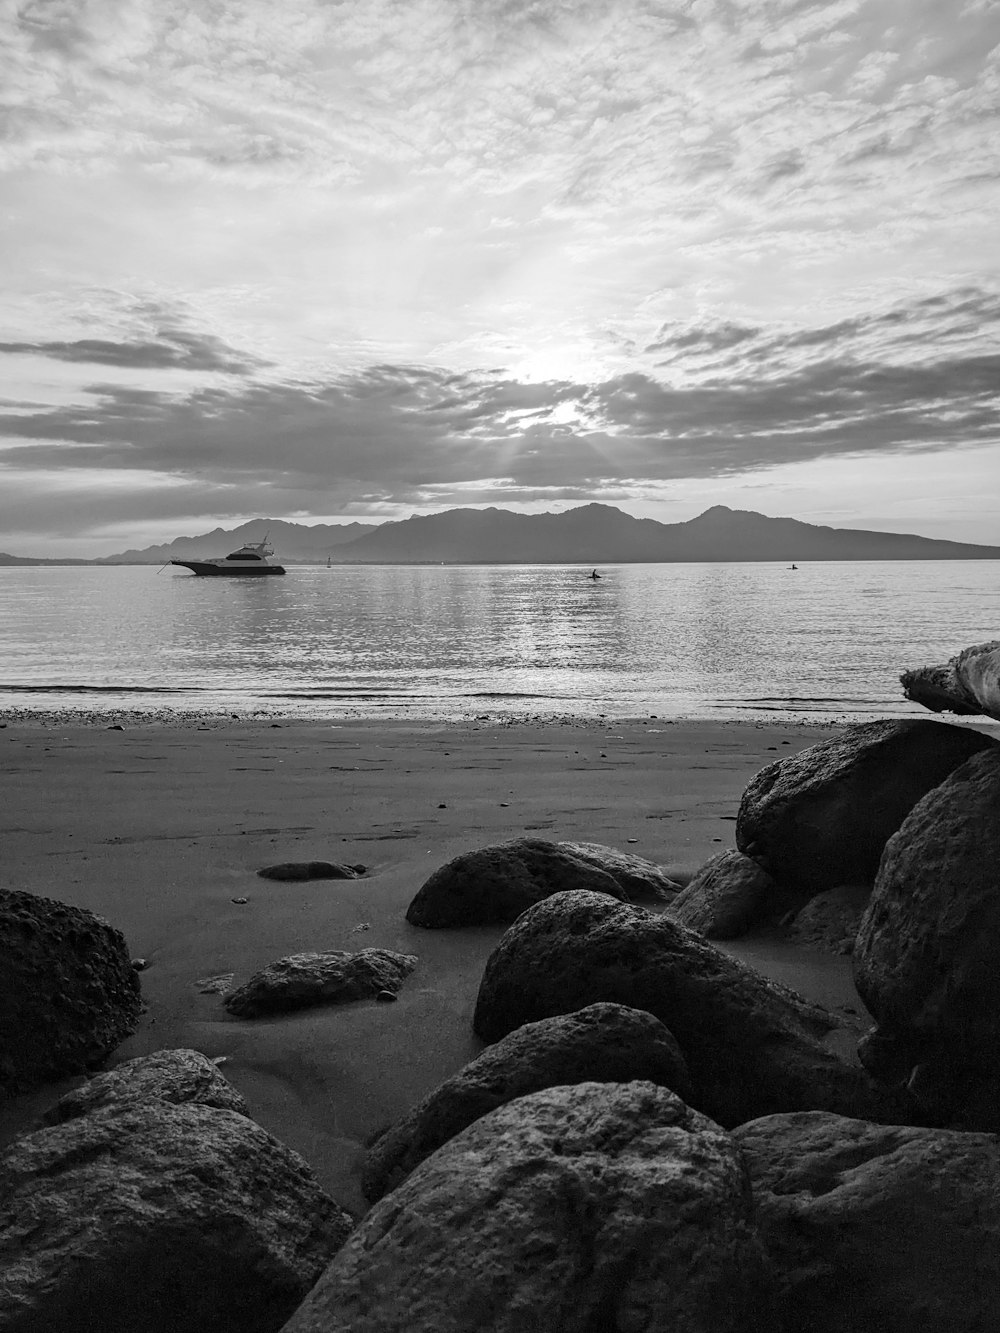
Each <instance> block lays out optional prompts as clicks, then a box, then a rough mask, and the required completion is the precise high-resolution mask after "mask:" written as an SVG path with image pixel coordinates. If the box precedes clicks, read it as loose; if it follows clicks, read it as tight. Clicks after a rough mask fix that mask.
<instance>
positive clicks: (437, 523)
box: [0, 504, 1000, 565]
mask: <svg viewBox="0 0 1000 1333" xmlns="http://www.w3.org/2000/svg"><path fill="white" fill-rule="evenodd" d="M265 536H269V537H270V540H271V543H272V545H273V546H274V550H275V555H276V558H277V559H278V560H280V561H283V562H285V563H290V564H295V563H296V562H299V563H307V562H310V563H314V562H320V563H325V562H326V560H327V559H329V560H331V561H333V562H335V563H337V564H463V565H464V564H547V563H549V564H573V563H581V564H593V565H598V564H604V565H610V564H629V563H635V562H647V561H648V562H650V563H656V562H660V561H664V562H673V561H676V562H686V561H736V562H738V561H751V560H781V561H785V562H787V563H788V564H791V563H793V562H799V561H810V560H998V559H1000V546H976V545H974V544H972V543H967V542H951V541H939V540H938V539H936V538H933V537H918V536H915V535H911V534H908V533H895V532H868V531H865V530H863V529H856V528H829V527H820V526H817V525H816V524H813V523H802V522H800V521H799V520H798V519H794V518H768V517H767V516H766V515H765V514H757V513H754V512H753V511H752V510H745V509H728V508H727V507H726V506H725V505H714V506H713V507H712V508H711V509H706V510H705V512H704V513H703V514H699V515H698V517H697V518H692V519H689V520H688V521H687V522H686V523H658V522H657V521H656V520H655V519H652V518H633V517H632V516H631V515H630V514H626V513H624V512H623V511H622V510H621V509H616V508H615V507H614V506H613V505H604V504H588V505H581V506H579V507H578V508H576V509H568V510H565V511H564V512H563V513H559V514H515V513H513V512H511V511H510V510H509V509H448V510H446V511H445V512H444V513H442V514H430V515H427V516H424V517H414V518H406V519H402V520H401V521H399V522H398V523H383V524H381V525H378V524H371V523H348V524H316V525H314V526H312V527H309V526H307V525H306V524H303V523H288V522H285V521H283V520H281V519H266V518H255V519H252V520H251V521H250V522H248V523H243V524H241V525H240V526H239V527H238V528H232V529H229V530H227V529H225V528H216V529H215V530H214V531H212V532H206V533H203V534H202V535H201V536H197V537H178V538H176V539H175V540H174V541H172V542H169V543H166V544H163V545H160V546H147V547H145V548H144V549H143V550H130V551H123V552H122V553H121V554H120V555H113V556H105V557H103V558H102V559H100V560H92V561H79V560H60V561H54V560H34V559H29V558H24V557H17V556H10V555H2V554H0V564H19V565H27V564H31V565H35V564H163V563H164V562H166V561H167V560H178V559H188V558H191V557H203V556H218V555H226V554H227V553H228V552H229V551H234V550H236V548H237V547H238V546H241V545H242V544H243V543H244V542H247V541H261V540H262V539H263V538H264V537H265Z"/></svg>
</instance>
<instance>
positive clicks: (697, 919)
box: [667, 851, 780, 940]
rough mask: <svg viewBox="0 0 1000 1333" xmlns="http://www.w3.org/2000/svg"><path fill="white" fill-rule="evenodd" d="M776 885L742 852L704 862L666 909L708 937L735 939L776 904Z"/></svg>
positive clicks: (777, 893)
mask: <svg viewBox="0 0 1000 1333" xmlns="http://www.w3.org/2000/svg"><path fill="white" fill-rule="evenodd" d="M779 899H780V893H779V890H778V886H777V885H776V884H775V882H774V880H773V879H772V877H771V876H770V875H769V874H768V873H767V871H766V870H764V869H763V867H761V866H759V865H758V864H757V862H756V861H752V860H751V859H750V857H749V856H744V855H743V853H742V852H736V851H728V852H719V854H718V855H717V856H713V857H712V858H711V859H710V860H708V861H706V862H705V864H704V865H703V866H702V867H701V869H700V870H699V871H698V873H697V874H696V875H695V877H694V878H693V879H692V880H691V881H690V883H689V884H688V885H687V887H686V888H685V889H683V890H682V891H681V892H680V893H679V894H678V895H677V897H676V898H675V899H674V900H673V902H672V903H671V904H670V906H669V908H668V909H667V910H668V912H669V913H670V915H671V916H672V917H673V919H674V920H675V921H678V922H679V923H680V924H681V925H682V926H687V928H688V930H696V931H698V933H699V934H700V935H704V936H705V938H706V939H709V940H735V939H738V938H739V937H740V936H741V935H745V934H746V933H747V931H748V930H750V929H751V927H753V926H755V925H756V924H757V923H758V922H759V921H762V920H763V919H764V918H765V917H766V916H767V915H768V913H769V910H771V909H774V908H776V907H777V904H778V901H779Z"/></svg>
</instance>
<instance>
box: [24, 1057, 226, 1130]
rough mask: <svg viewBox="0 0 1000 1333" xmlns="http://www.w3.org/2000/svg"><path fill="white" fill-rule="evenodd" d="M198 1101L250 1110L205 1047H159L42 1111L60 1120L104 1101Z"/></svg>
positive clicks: (107, 1103)
mask: <svg viewBox="0 0 1000 1333" xmlns="http://www.w3.org/2000/svg"><path fill="white" fill-rule="evenodd" d="M150 1101H159V1102H173V1103H174V1104H175V1105H179V1104H180V1103H182V1102H194V1103H197V1104H198V1105H200V1106H214V1107H216V1108H217V1109H219V1110H224V1111H236V1112H238V1113H239V1114H240V1115H249V1114H250V1112H249V1110H248V1108H247V1104H246V1101H245V1100H244V1098H243V1095H242V1094H241V1093H239V1092H237V1091H236V1089H235V1088H234V1087H233V1085H232V1084H231V1083H230V1082H229V1081H228V1080H227V1079H225V1078H223V1076H222V1074H220V1073H219V1070H218V1068H217V1067H216V1066H215V1065H214V1064H213V1063H212V1061H211V1060H210V1059H209V1058H208V1056H207V1055H202V1053H201V1051H188V1050H173V1051H154V1052H153V1053H152V1054H151V1055H140V1056H138V1057H137V1058H136V1059H135V1060H126V1061H125V1063H124V1064H120V1065H116V1066H115V1068H114V1069H109V1070H108V1071H107V1073H104V1074H98V1075H97V1076H96V1077H95V1078H92V1079H91V1080H90V1081H89V1082H88V1083H85V1084H84V1085H83V1086H82V1087H80V1088H74V1089H73V1091H72V1092H67V1093H66V1095H65V1096H64V1097H60V1099H59V1100H58V1101H57V1102H56V1104H55V1106H53V1107H52V1108H51V1109H50V1110H48V1111H47V1112H46V1113H45V1115H44V1116H43V1117H42V1119H43V1120H44V1122H45V1123H46V1124H47V1125H58V1124H61V1123H62V1121H64V1120H73V1119H75V1118H76V1117H77V1116H79V1115H89V1114H90V1113H91V1112H92V1111H98V1110H100V1109H101V1108H102V1107H105V1106H123V1105H125V1104H126V1103H131V1102H150Z"/></svg>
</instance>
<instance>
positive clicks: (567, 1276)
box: [284, 1082, 772, 1333]
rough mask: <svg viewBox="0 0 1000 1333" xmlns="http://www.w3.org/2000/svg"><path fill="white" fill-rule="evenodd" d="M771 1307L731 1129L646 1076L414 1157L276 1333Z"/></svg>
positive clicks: (472, 1131)
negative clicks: (413, 1164)
mask: <svg viewBox="0 0 1000 1333" xmlns="http://www.w3.org/2000/svg"><path fill="white" fill-rule="evenodd" d="M766 1306H767V1301H766V1295H765V1294H764V1287H763V1281H762V1269H761V1264H760V1256H759V1251H758V1245H757V1241H756V1238H755V1235H754V1231H753V1221H752V1204H751V1197H750V1191H749V1188H748V1186H747V1181H746V1176H745V1168H744V1166H743V1162H742V1159H741V1157H740V1153H739V1150H738V1149H737V1148H736V1146H735V1144H734V1143H733V1142H732V1140H731V1139H730V1138H729V1136H728V1135H727V1134H724V1133H723V1132H722V1131H721V1130H720V1129H719V1128H718V1126H717V1125H713V1124H712V1123H711V1122H710V1121H709V1120H706V1119H705V1117H704V1116H701V1115H698V1114H697V1112H694V1111H692V1110H690V1109H689V1108H688V1107H687V1106H685V1105H684V1103H683V1102H682V1101H681V1100H680V1099H679V1098H678V1097H675V1096H674V1095H673V1093H671V1092H668V1091H667V1090H666V1089H665V1088H660V1087H656V1086H654V1085H653V1084H652V1083H643V1082H633V1083H581V1084H578V1085H576V1086H575V1087H562V1088H548V1089H545V1090H544V1091H541V1092H535V1093H532V1094H531V1095H530V1096H528V1097H521V1098H518V1099H517V1100H516V1101H513V1102H509V1103H508V1104H507V1105H506V1106H502V1107H500V1108H499V1109H498V1110H496V1111H493V1112H492V1113H491V1114H490V1115H487V1116H485V1117H484V1118H483V1119H481V1120H477V1121H476V1122H475V1124H473V1125H470V1126H469V1127H468V1129H466V1130H464V1131H463V1132H462V1133H461V1134H459V1135H458V1136H457V1137H456V1138H454V1139H452V1140H450V1142H448V1143H447V1144H445V1146H444V1147H443V1148H441V1149H439V1150H438V1151H437V1152H436V1153H434V1155H433V1156H432V1157H429V1158H428V1159H427V1160H426V1161H425V1162H423V1163H422V1164H421V1165H420V1166H418V1167H417V1169H416V1170H415V1171H414V1172H413V1174H412V1175H411V1176H410V1177H409V1178H408V1179H407V1180H406V1181H404V1182H403V1184H402V1185H401V1186H400V1187H399V1188H398V1189H397V1190H395V1191H394V1192H393V1193H392V1194H390V1195H388V1196H387V1197H386V1198H385V1199H383V1200H382V1202H381V1203H378V1204H376V1205H375V1207H374V1208H373V1209H372V1210H371V1212H370V1213H368V1214H367V1216H366V1217H365V1218H364V1219H363V1221H362V1222H361V1223H360V1225H359V1227H358V1229H357V1231H356V1232H355V1233H354V1235H353V1236H352V1237H351V1238H350V1239H349V1240H348V1241H347V1243H346V1245H345V1246H344V1248H343V1249H342V1250H341V1251H340V1253H339V1254H338V1255H337V1257H336V1258H335V1259H334V1261H333V1262H332V1263H331V1264H330V1266H329V1268H328V1269H327V1271H326V1272H325V1273H324V1274H323V1277H322V1278H321V1279H320V1281H319V1282H318V1283H317V1284H316V1286H315V1287H314V1288H313V1290H312V1291H311V1292H310V1293H309V1295H308V1297H307V1298H306V1300H305V1303H304V1304H303V1305H302V1307H301V1309H299V1311H298V1312H297V1313H296V1314H295V1315H294V1316H293V1318H292V1319H291V1320H290V1321H289V1323H288V1324H287V1325H286V1327H285V1330H284V1333H469V1330H472V1329H489V1330H491V1333H525V1330H528V1329H559V1330H560V1331H561V1333H596V1330H598V1329H600V1330H604V1329H607V1330H612V1329H636V1330H639V1329H642V1330H644V1331H645V1333H696V1331H697V1333H753V1331H754V1330H758V1329H762V1328H764V1327H767V1328H770V1327H772V1324H771V1323H770V1322H769V1319H768V1315H769V1311H768V1310H767V1308H766Z"/></svg>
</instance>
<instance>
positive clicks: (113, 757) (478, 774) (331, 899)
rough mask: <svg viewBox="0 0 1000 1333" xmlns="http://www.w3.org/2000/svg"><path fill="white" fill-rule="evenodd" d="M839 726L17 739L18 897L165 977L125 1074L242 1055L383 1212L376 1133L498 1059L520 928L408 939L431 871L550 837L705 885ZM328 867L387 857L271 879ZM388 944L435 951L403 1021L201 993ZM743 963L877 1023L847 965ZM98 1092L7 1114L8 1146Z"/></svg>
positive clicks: (269, 730) (258, 1111)
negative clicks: (482, 1036) (771, 787)
mask: <svg viewBox="0 0 1000 1333" xmlns="http://www.w3.org/2000/svg"><path fill="white" fill-rule="evenodd" d="M827 734H828V730H827V729H822V728H817V727H815V726H806V725H796V724H788V725H782V724H777V723H774V724H762V723H759V724H755V723H711V722H708V723H702V722H673V723H672V722H669V721H663V720H657V719H649V720H646V721H633V722H625V723H623V722H620V721H615V722H614V723H602V722H561V723H550V724H531V723H524V724H513V725H508V724H500V723H486V722H482V723H479V724H475V723H447V724H443V723H442V724H436V723H386V722H350V723H334V724H316V723H300V722H285V723H282V724H281V725H280V726H272V725H270V724H269V723H268V722H263V723H256V724H241V723H236V722H233V723H222V722H218V721H213V722H211V723H210V724H208V725H207V726H204V727H199V726H198V725H197V724H195V723H188V724H185V725H183V726H176V725H175V726H170V725H162V724H146V725H139V724H135V725H130V726H128V728H127V729H126V730H124V731H112V730H108V729H107V728H106V724H105V723H103V722H98V723H95V724H94V725H91V726H81V725H79V724H75V725H67V724H66V723H64V722H59V721H50V722H49V723H48V724H47V725H42V724H41V723H40V722H37V721H36V722H34V723H30V722H22V721H18V722H14V723H10V724H8V726H7V727H6V728H5V729H3V730H2V731H0V754H2V755H3V758H4V762H3V764H2V778H0V781H2V807H0V808H2V811H3V814H2V824H3V848H4V853H3V868H4V877H3V883H4V886H5V887H8V888H16V889H27V890H30V891H31V892H33V893H38V894H42V895H45V896H48V897H52V898H58V899H61V900H62V901H64V902H68V903H74V904H77V905H79V906H81V907H86V908H89V909H90V910H91V911H94V912H97V913H98V914H99V915H101V916H103V917H105V918H106V919H107V920H109V921H110V922H111V923H112V924H113V925H115V926H117V927H118V928H119V929H120V930H122V931H123V932H124V934H125V936H126V939H127V940H128V944H129V949H130V952H131V954H132V956H133V957H141V958H145V959H146V960H148V968H147V969H146V970H145V971H144V972H143V973H142V989H143V996H144V1000H145V1003H146V1005H147V1012H146V1013H145V1014H144V1016H143V1019H142V1022H141V1025H140V1027H139V1030H138V1031H137V1032H136V1034H135V1035H134V1036H133V1037H132V1038H130V1039H129V1040H128V1041H127V1042H126V1043H124V1044H123V1045H122V1046H121V1047H120V1048H119V1049H118V1051H117V1052H116V1053H115V1055H114V1057H113V1059H112V1063H117V1062H118V1061H120V1060H124V1059H128V1058H130V1057H132V1056H135V1055H140V1054H144V1053H146V1052H149V1051H154V1050H159V1049H163V1048H167V1047H175V1046H185V1047H194V1048H195V1049H197V1050H200V1051H203V1052H204V1053H205V1054H206V1055H208V1056H211V1057H213V1058H215V1057H218V1056H224V1057H225V1060H224V1063H223V1064H222V1066H221V1068H222V1070H223V1072H224V1073H225V1074H226V1076H227V1077H228V1078H229V1079H230V1080H231V1081H232V1082H233V1083H234V1084H235V1085H236V1086H237V1087H238V1088H239V1089H240V1090H241V1091H242V1092H243V1093H244V1094H245V1096H246V1097H247V1099H248V1101H249V1103H250V1107H251V1110H252V1113H253V1115H254V1116H255V1118H256V1119H257V1120H259V1121H260V1123H261V1124H263V1125H264V1126H265V1127H266V1128H267V1129H269V1130H270V1131H271V1132H272V1133H274V1134H275V1135H276V1136H277V1137H278V1138H280V1139H282V1140H283V1141H284V1142H285V1143H287V1144H289V1145H290V1146H291V1147H292V1148H294V1149H296V1150H297V1151H298V1152H300V1153H301V1154H302V1155H303V1156H304V1157H305V1158H306V1160H307V1161H308V1162H309V1163H310V1164H311V1165H312V1167H313V1168H314V1170H315V1171H316V1173H317V1175H318V1176H319V1178H320V1179H321V1181H322V1183H323V1184H324V1185H325V1187H326V1188H327V1189H328V1190H329V1191H330V1193H331V1194H332V1195H333V1196H334V1197H335V1198H336V1199H337V1200H338V1201H339V1202H341V1203H342V1204H343V1205H344V1206H345V1207H347V1208H348V1209H349V1210H351V1211H352V1212H355V1213H360V1212H362V1211H363V1210H364V1207H365V1205H364V1201H363V1199H362V1197H361V1194H360V1191H359V1189H358V1174H359V1170H360V1164H361V1161H362V1158H363V1155H364V1142H365V1140H366V1139H367V1138H368V1137H369V1136H370V1135H371V1133H372V1132H373V1131H374V1130H376V1129H378V1128H380V1127H381V1126H384V1125H386V1124H387V1123H389V1122H391V1121H392V1120H393V1119H395V1118H396V1117H397V1116H399V1115H401V1114H402V1113H403V1112H404V1111H406V1110H407V1109H408V1108H409V1107H410V1106H411V1105H412V1104H413V1103H414V1102H415V1101H416V1100H418V1099H419V1098H420V1097H422V1096H423V1095H424V1094H425V1093H427V1092H429V1091H430V1090H431V1089H432V1088H434V1087H435V1086H436V1085H437V1084H438V1083H439V1082H441V1080H442V1079H444V1078H445V1077H447V1076H448V1075H449V1074H451V1073H453V1072H454V1071H455V1070H456V1069H458V1068H459V1067H460V1066H461V1065H462V1064H463V1063H464V1062H465V1061H466V1060H468V1059H469V1058H470V1057H471V1056H473V1055H474V1054H476V1052H477V1051H478V1050H479V1049H481V1044H480V1043H479V1042H478V1040H477V1039H476V1038H475V1036H474V1035H473V1033H472V1029H471V1017H472V1011H473V1006H474V1003H475V998H476V993H477V990H478V986H479V981H480V977H481V975H482V970H483V965H484V963H485V960H486V958H487V956H488V955H489V953H490V951H491V950H492V948H493V946H494V944H495V942H496V941H497V939H498V938H499V937H500V935H501V934H502V928H501V927H496V928H481V929H476V930H455V931H427V930H419V929H416V928H414V927H412V926H409V925H407V923H406V921H405V920H404V913H405V911H406V908H407V906H408V904H409V902H410V900H411V899H412V897H413V895H414V894H415V893H416V891H417V889H418V888H419V887H420V885H421V884H422V883H423V881H424V880H425V879H426V877H427V876H428V875H429V874H430V873H431V872H432V871H433V870H435V869H437V867H438V866H440V865H442V864H443V863H444V862H445V861H447V860H449V859H450V858H452V857H454V856H456V855H458V854H459V853H460V852H464V851H468V850H471V849H472V848H476V847H482V846H486V845H487V844H489V843H494V842H499V841H503V840H506V839H508V838H512V837H517V836H521V835H525V834H529V835H533V836H537V837H543V838H550V839H553V840H561V839H572V840H579V841H591V842H601V843H606V844H608V845H611V846H614V847H620V848H622V849H625V850H630V851H634V852H636V853H637V854H638V855H640V856H644V857H647V858H648V859H649V860H652V861H655V862H657V863H659V864H662V865H663V866H665V867H666V869H667V870H668V872H669V873H672V874H674V875H676V876H677V877H679V878H687V877H688V876H690V875H691V874H692V873H693V872H694V871H695V870H696V869H697V867H698V866H699V865H701V864H702V863H703V862H704V861H705V860H707V858H708V857H710V856H712V855H713V854H714V853H716V852H719V851H722V850H724V849H725V848H728V847H732V846H733V845H734V843H733V830H734V820H735V815H736V811H737V808H738V805H739V799H740V795H741V793H742V791H743V788H744V787H745V785H746V783H747V781H748V780H749V778H750V777H751V776H752V775H753V774H754V773H755V772H757V770H758V769H760V768H761V767H762V766H763V765H764V764H766V763H769V762H771V761H772V760H773V759H776V758H778V757H779V756H782V755H787V754H790V753H793V752H794V751H796V750H798V749H802V748H804V747H806V746H808V745H812V744H814V743H815V742H816V741H817V740H820V739H823V738H824V737H825V736H826V735H827ZM304 860H332V861H345V862H349V863H353V862H363V863H364V864H365V865H366V866H367V867H368V874H367V875H366V877H365V878H363V879H360V880H357V881H341V880H320V881H312V882H307V883H282V882H274V881H270V880H265V879H261V878H259V877H258V876H257V874H256V872H257V870H258V869H259V868H260V867H262V866H266V865H271V864H274V863H276V862H279V861H304ZM239 897H245V898H247V899H248V900H249V901H248V902H247V903H246V904H245V905H237V904H235V903H234V902H233V899H234V898H239ZM369 946H381V947H384V948H389V949H397V950H399V951H401V952H403V953H410V954H416V955H417V957H418V958H419V963H418V966H417V968H416V971H415V972H414V973H413V975H412V976H411V977H410V978H409V979H408V980H407V982H406V983H405V985H404V987H403V990H402V993H401V995H400V999H399V1001H398V1002H397V1003H395V1004H378V1003H375V1002H364V1003H358V1004H352V1005H345V1006H339V1007H338V1006H334V1007H325V1008H319V1009H313V1010H307V1011H303V1012H300V1013H297V1014H293V1015H289V1016H287V1017H283V1018H280V1019H273V1020H256V1021H249V1020H238V1019H235V1018H232V1017H230V1015H229V1014H228V1013H227V1012H226V1010H225V1009H224V1008H223V1005H222V1001H221V999H220V997H219V996H218V995H217V994H201V993H200V991H199V988H198V986H197V985H196V984H195V983H196V982H197V981H199V980H200V979H203V978H206V977H211V976H213V975H216V974H219V973H225V972H233V973H235V975H236V983H237V984H238V983H240V982H242V981H244V980H246V979H247V977H248V976H249V975H250V974H251V973H252V972H254V971H255V970H257V969H258V968H259V967H261V966H263V965H264V964H265V963H268V962H270V961H272V960H274V959H276V958H279V957H281V956H282V955H284V954H289V953H295V952H303V951H311V950H326V949H350V950H353V949H360V948H365V947H369ZM728 947H729V948H730V952H732V953H733V954H735V955H737V956H740V957H743V958H746V959H747V960H748V961H751V962H753V963H754V964H755V966H757V967H758V968H760V970H762V971H764V972H766V973H767V974H768V975H770V976H773V977H775V978H777V979H779V980H781V981H784V982H785V983H786V984H789V985H792V986H794V987H795V988H796V989H798V990H799V991H801V992H802V993H803V994H805V995H808V996H810V997H812V998H814V999H818V1000H821V1001H823V1002H825V1003H827V1004H830V1005H833V1006H851V1007H855V1008H857V1007H859V1006H858V1001H857V997H856V995H855V992H854V989H853V986H852V984H851V980H850V963H849V960H848V959H845V958H839V957H834V956H832V955H828V954H822V953H816V952H809V951H804V950H802V949H801V948H797V947H793V946H792V945H790V944H788V943H786V942H784V941H783V940H782V939H780V938H777V937H775V938H772V939H763V940H761V939H758V940H755V941H752V942H746V943H743V942H740V943H738V944H735V945H733V946H728ZM78 1082H80V1080H79V1079H73V1080H69V1081H67V1082H66V1083H64V1084H60V1085H53V1086H50V1087H48V1088H46V1089H44V1090H42V1091H41V1092H39V1093H37V1094H32V1095H31V1096H27V1097H23V1098H19V1099H18V1100H17V1101H15V1102H13V1103H10V1104H8V1105H7V1107H6V1108H0V1142H6V1141H8V1140H9V1139H10V1138H11V1137H12V1136H13V1135H14V1134H15V1133H18V1132H23V1131H24V1130H25V1129H26V1128H29V1127H31V1125H32V1124H33V1123H34V1120H35V1118H36V1117H37V1115H38V1114H39V1113H40V1111H42V1110H43V1109H45V1108H46V1107H47V1106H49V1105H50V1104H51V1103H52V1102H53V1101H54V1100H55V1098H56V1096H58V1095H59V1094H60V1093H61V1092H62V1091H65V1090H66V1089H67V1088H69V1087H71V1086H75V1084H76V1083H78Z"/></svg>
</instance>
